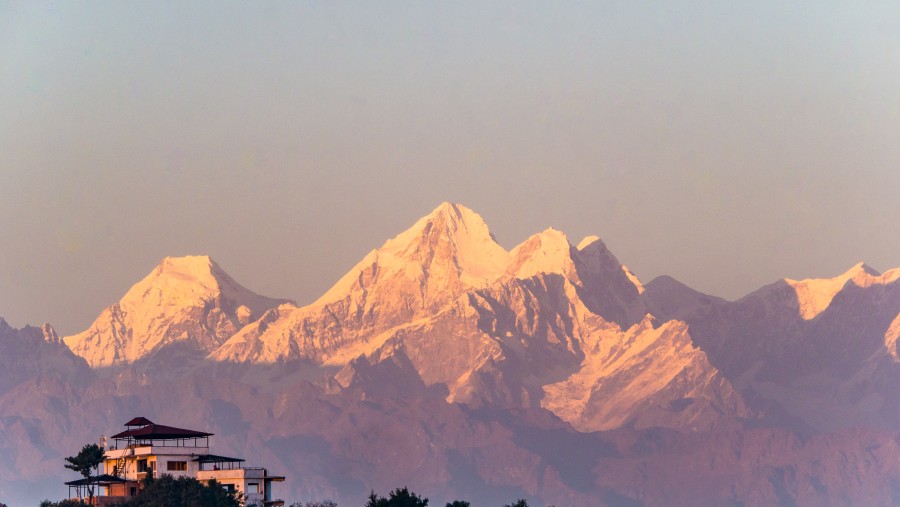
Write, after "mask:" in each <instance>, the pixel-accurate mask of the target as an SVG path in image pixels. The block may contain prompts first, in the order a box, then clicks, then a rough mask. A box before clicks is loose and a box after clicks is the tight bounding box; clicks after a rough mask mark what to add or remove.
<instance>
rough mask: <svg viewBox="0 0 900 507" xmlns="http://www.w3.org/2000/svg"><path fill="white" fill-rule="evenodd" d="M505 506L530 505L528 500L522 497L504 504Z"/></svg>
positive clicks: (518, 506) (522, 506)
mask: <svg viewBox="0 0 900 507" xmlns="http://www.w3.org/2000/svg"><path fill="white" fill-rule="evenodd" d="M503 507H528V502H526V501H525V500H524V499H522V498H520V499H518V500H516V501H515V502H514V503H511V504H508V505H504V506H503Z"/></svg>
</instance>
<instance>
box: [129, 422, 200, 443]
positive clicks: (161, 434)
mask: <svg viewBox="0 0 900 507" xmlns="http://www.w3.org/2000/svg"><path fill="white" fill-rule="evenodd" d="M134 420H136V419H133V420H132V421H134ZM129 422H131V421H129ZM128 426H130V425H128ZM212 435H213V433H206V432H205V431H194V430H186V429H183V428H176V427H174V426H164V425H162V424H155V423H150V424H147V425H146V426H143V427H141V428H137V429H133V430H126V431H123V432H121V433H116V434H115V435H113V436H112V438H129V437H131V438H134V439H137V440H175V439H179V438H204V437H210V436H212Z"/></svg>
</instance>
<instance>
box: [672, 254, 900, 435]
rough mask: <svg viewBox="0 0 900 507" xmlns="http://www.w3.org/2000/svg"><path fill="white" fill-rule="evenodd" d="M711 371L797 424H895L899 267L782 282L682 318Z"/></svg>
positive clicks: (899, 413) (899, 370)
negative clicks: (767, 402) (713, 368)
mask: <svg viewBox="0 0 900 507" xmlns="http://www.w3.org/2000/svg"><path fill="white" fill-rule="evenodd" d="M684 318H685V320H686V321H687V322H688V324H689V325H690V328H691V332H692V336H693V337H694V339H695V341H696V342H697V343H698V345H699V346H700V347H701V348H703V350H705V351H706V353H707V354H708V355H709V357H710V359H711V361H712V362H713V364H714V365H716V367H718V368H719V369H720V370H722V371H723V372H724V373H725V374H726V375H727V376H728V377H729V378H731V379H733V380H734V381H735V382H736V383H737V385H738V386H739V387H740V388H741V389H748V390H750V391H753V392H754V393H756V395H758V396H761V397H763V398H765V399H769V400H772V401H774V402H776V403H778V404H779V405H780V406H782V407H784V408H785V409H786V411H787V412H788V413H791V414H793V415H794V416H796V417H798V418H799V420H801V421H804V422H805V424H807V425H811V426H814V427H821V428H842V427H849V426H853V425H856V424H860V423H866V424H876V425H886V426H888V427H897V425H898V421H900V410H898V409H897V406H898V404H900V396H898V394H897V393H898V390H897V388H896V387H897V385H898V382H900V364H898V362H897V356H896V354H897V349H896V334H897V332H896V328H895V327H894V326H895V324H894V323H895V322H897V321H898V318H900V269H894V270H891V271H888V272H886V273H885V274H883V275H882V274H878V273H877V272H876V271H874V270H873V269H871V268H869V267H867V266H865V265H864V264H862V263H860V264H857V265H856V266H854V267H852V268H851V269H850V270H848V271H847V272H845V273H843V274H841V275H838V276H836V277H834V278H830V279H812V280H801V281H796V280H791V279H784V280H781V281H778V282H775V283H773V284H771V285H768V286H766V287H763V288H761V289H759V290H757V291H755V292H753V293H751V294H749V295H747V296H745V297H743V298H741V299H739V300H737V301H735V302H730V303H714V304H711V305H706V306H701V307H697V308H696V309H695V310H694V311H692V312H688V314H687V315H686V316H685V317H684Z"/></svg>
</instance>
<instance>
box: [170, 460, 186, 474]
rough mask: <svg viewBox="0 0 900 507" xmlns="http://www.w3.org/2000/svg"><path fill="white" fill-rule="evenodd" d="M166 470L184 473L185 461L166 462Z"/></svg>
mask: <svg viewBox="0 0 900 507" xmlns="http://www.w3.org/2000/svg"><path fill="white" fill-rule="evenodd" d="M166 470H167V471H169V472H185V471H187V461H168V462H166Z"/></svg>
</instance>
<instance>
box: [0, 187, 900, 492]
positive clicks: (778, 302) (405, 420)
mask: <svg viewBox="0 0 900 507" xmlns="http://www.w3.org/2000/svg"><path fill="white" fill-rule="evenodd" d="M63 342H64V343H63ZM898 342H900V269H894V270H891V271H888V272H886V273H884V274H879V273H878V272H877V271H875V270H874V269H872V268H870V267H868V266H866V265H864V264H858V265H856V266H854V267H853V268H851V269H850V270H849V271H847V272H846V273H843V274H841V275H838V276H836V277H834V278H824V279H810V280H792V279H783V280H780V281H777V282H775V283H773V284H771V285H769V286H766V287H763V288H761V289H759V290H758V291H755V292H753V293H751V294H749V295H747V296H746V297H744V298H741V299H739V300H737V301H725V300H723V299H720V298H716V297H714V296H709V295H706V294H702V293H700V292H697V291H695V290H693V289H691V288H689V287H687V286H685V285H684V284H682V283H680V282H678V281H676V280H674V279H672V278H670V277H666V276H662V277H659V278H656V279H654V280H652V281H651V282H649V283H647V284H643V283H642V282H641V281H640V280H639V279H638V277H637V276H635V275H634V274H633V273H632V272H631V271H630V270H629V269H628V268H627V267H626V266H624V265H623V264H622V263H620V262H619V260H618V259H617V258H616V257H615V256H614V255H613V254H612V253H611V252H610V251H609V250H608V249H607V247H606V245H605V244H604V243H603V242H602V241H601V240H600V239H599V238H597V237H594V236H590V237H588V238H585V239H584V240H582V241H580V242H579V243H578V244H577V246H574V245H573V244H572V243H571V242H570V241H569V239H568V238H567V237H566V235H565V234H564V233H562V232H560V231H557V230H554V229H547V230H545V231H543V232H540V233H537V234H535V235H533V236H531V237H529V238H528V239H526V240H525V241H523V242H522V243H521V244H520V245H518V246H516V247H514V248H513V249H511V250H510V251H507V250H505V249H504V248H503V247H501V246H500V245H498V244H497V243H496V242H495V241H494V239H493V236H492V235H491V233H490V231H489V229H488V227H487V225H486V224H485V223H484V221H483V220H482V219H481V217H479V216H478V215H477V214H476V213H475V212H473V211H471V210H469V209H467V208H465V207H463V206H460V205H458V204H450V203H444V204H442V205H440V206H438V207H437V208H436V209H435V210H434V211H432V212H431V213H429V214H428V215H426V216H425V217H423V218H422V219H420V220H418V221H417V222H416V223H415V224H413V225H412V227H410V228H409V229H407V230H406V231H404V232H402V233H400V234H399V235H397V236H396V237H394V238H392V239H390V240H388V241H387V242H385V243H384V245H382V246H381V247H379V248H377V249H375V250H373V251H372V252H370V253H369V254H368V255H366V256H365V257H364V258H363V259H362V260H361V261H360V262H359V263H358V264H357V265H356V266H354V267H353V268H352V269H351V270H350V271H349V272H348V273H347V274H346V275H345V276H344V277H342V278H341V279H340V280H338V281H337V283H335V285H334V286H333V287H332V288H331V289H330V290H329V291H327V292H326V293H325V294H323V295H322V296H321V297H320V298H318V300H316V301H315V302H314V303H312V304H310V305H307V306H303V307H298V306H297V305H296V304H293V303H291V302H288V301H286V300H277V299H272V298H267V297H263V296H260V295H257V294H254V293H253V292H251V291H249V290H247V289H245V288H243V287H241V286H240V285H238V284H237V283H236V282H235V281H234V280H233V279H232V278H231V277H229V276H228V275H227V274H225V273H224V272H223V271H222V269H221V268H220V267H219V266H218V265H216V264H215V263H214V262H212V261H211V260H210V259H209V258H208V257H184V258H167V259H165V260H163V262H162V263H161V264H160V265H159V266H158V267H157V268H156V269H155V270H154V271H153V272H152V273H151V274H150V275H149V276H147V277H146V278H145V279H144V280H142V281H140V282H139V283H138V284H136V285H135V286H134V287H132V288H131V290H129V291H128V293H127V294H126V295H125V296H124V297H123V298H122V300H121V301H119V303H117V304H115V305H113V306H111V307H109V308H107V309H106V310H104V311H103V312H102V313H101V314H100V316H99V317H98V318H97V320H96V321H95V322H94V324H93V325H92V326H91V327H90V328H89V329H88V330H86V331H85V332H83V333H80V334H78V335H75V336H70V337H67V338H65V339H64V340H62V341H61V340H59V338H58V337H57V336H56V334H55V333H54V332H53V331H52V328H50V327H49V326H44V328H26V329H23V330H14V329H12V328H10V327H9V326H8V325H6V324H5V322H2V321H0V467H2V468H3V469H4V471H7V470H14V471H15V472H14V473H9V474H7V473H4V474H0V496H3V497H4V498H8V497H9V496H8V495H7V493H8V492H9V491H13V492H15V491H17V489H16V488H20V489H21V488H22V487H23V486H22V485H23V484H32V483H29V482H28V481H34V482H33V484H36V485H39V486H37V488H38V489H40V487H42V485H43V483H41V482H40V481H42V480H46V473H47V472H46V471H47V470H48V469H50V468H53V467H54V466H56V465H55V464H56V463H58V462H60V461H61V456H64V455H66V453H67V454H71V452H72V450H73V449H77V447H78V446H79V445H81V444H83V441H84V439H85V438H88V439H89V440H93V439H94V438H95V437H96V436H97V435H99V434H100V433H102V432H104V431H108V430H109V428H110V425H112V424H116V423H120V422H121V421H120V419H123V418H124V419H127V418H130V417H133V416H134V415H135V413H143V414H150V415H152V414H154V413H157V414H159V413H161V414H165V415H166V417H163V418H162V419H166V418H170V419H171V418H175V419H179V422H180V423H182V424H183V425H185V426H191V425H197V426H201V425H202V426H208V427H211V428H213V429H214V430H215V432H216V433H217V434H219V435H223V436H225V437H226V438H225V441H226V443H225V445H226V449H233V452H234V453H235V454H240V455H248V456H263V457H265V460H264V461H266V462H267V463H273V464H275V468H278V467H281V468H282V469H285V470H291V471H292V472H295V473H292V474H290V475H291V476H290V477H289V482H290V483H291V485H290V486H289V487H290V488H291V489H292V491H293V494H294V495H295V498H297V499H310V498H315V497H316V496H311V495H317V496H318V497H332V498H338V499H343V500H346V501H345V502H344V503H348V504H353V503H359V502H360V501H362V499H363V498H364V496H365V495H366V494H367V493H368V491H369V490H370V489H372V488H375V489H376V490H380V489H384V488H388V487H395V486H397V485H399V484H401V483H403V484H407V485H409V486H411V487H412V488H413V489H415V490H416V491H420V492H428V493H429V494H433V495H437V497H435V496H432V499H440V498H445V499H447V500H449V499H451V498H454V497H461V498H470V499H473V500H476V502H473V503H483V504H485V505H488V504H498V505H499V504H502V503H503V502H509V501H510V495H511V494H512V492H515V494H516V495H517V496H520V497H522V498H526V497H527V498H528V499H529V502H531V501H532V500H534V501H535V503H536V504H538V505H540V503H542V502H543V503H548V504H550V503H553V504H557V505H571V506H584V507H588V506H590V507H595V506H598V505H696V504H704V505H707V504H708V505H730V504H735V505H739V504H742V503H743V504H747V505H823V504H829V503H832V504H833V503H835V502H838V503H841V502H843V503H844V504H890V502H891V501H895V499H896V487H894V486H892V485H896V484H900V475H898V470H900V469H898V467H897V465H896V462H895V461H896V460H891V459H890V456H891V455H892V453H895V451H896V448H897V442H900V434H898V433H897V432H898V431H900V423H898V421H900V394H898V393H900V346H898ZM66 345H68V347H66ZM69 347H70V348H71V349H72V350H71V351H70V350H69ZM72 351H74V352H75V354H77V356H76V355H75V354H73V353H72ZM186 351H187V352H188V353H187V354H185V352H186ZM78 356H81V357H78ZM183 358H188V359H187V360H184V361H182V360H181V359H183ZM204 358H205V359H204ZM88 364H90V365H91V366H93V367H94V368H100V367H102V368H103V370H104V372H105V373H104V374H102V375H98V374H95V373H94V372H93V371H91V369H90V368H89V367H88ZM187 408H190V410H187ZM184 418H187V419H184ZM181 419H184V420H181ZM863 427H865V428H867V429H865V430H863V429H860V428H863ZM248 428H252V431H248ZM229 452H231V451H229ZM57 468H58V467H57ZM60 473H62V472H60ZM407 481H408V482H407ZM56 482H60V481H59V480H57V481H56ZM60 494H61V493H60ZM302 495H305V496H302ZM13 497H15V495H13ZM26 497H27V495H25V496H20V498H26ZM27 498H29V500H28V501H31V499H30V497H27ZM835 498H838V499H840V500H835Z"/></svg>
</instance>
